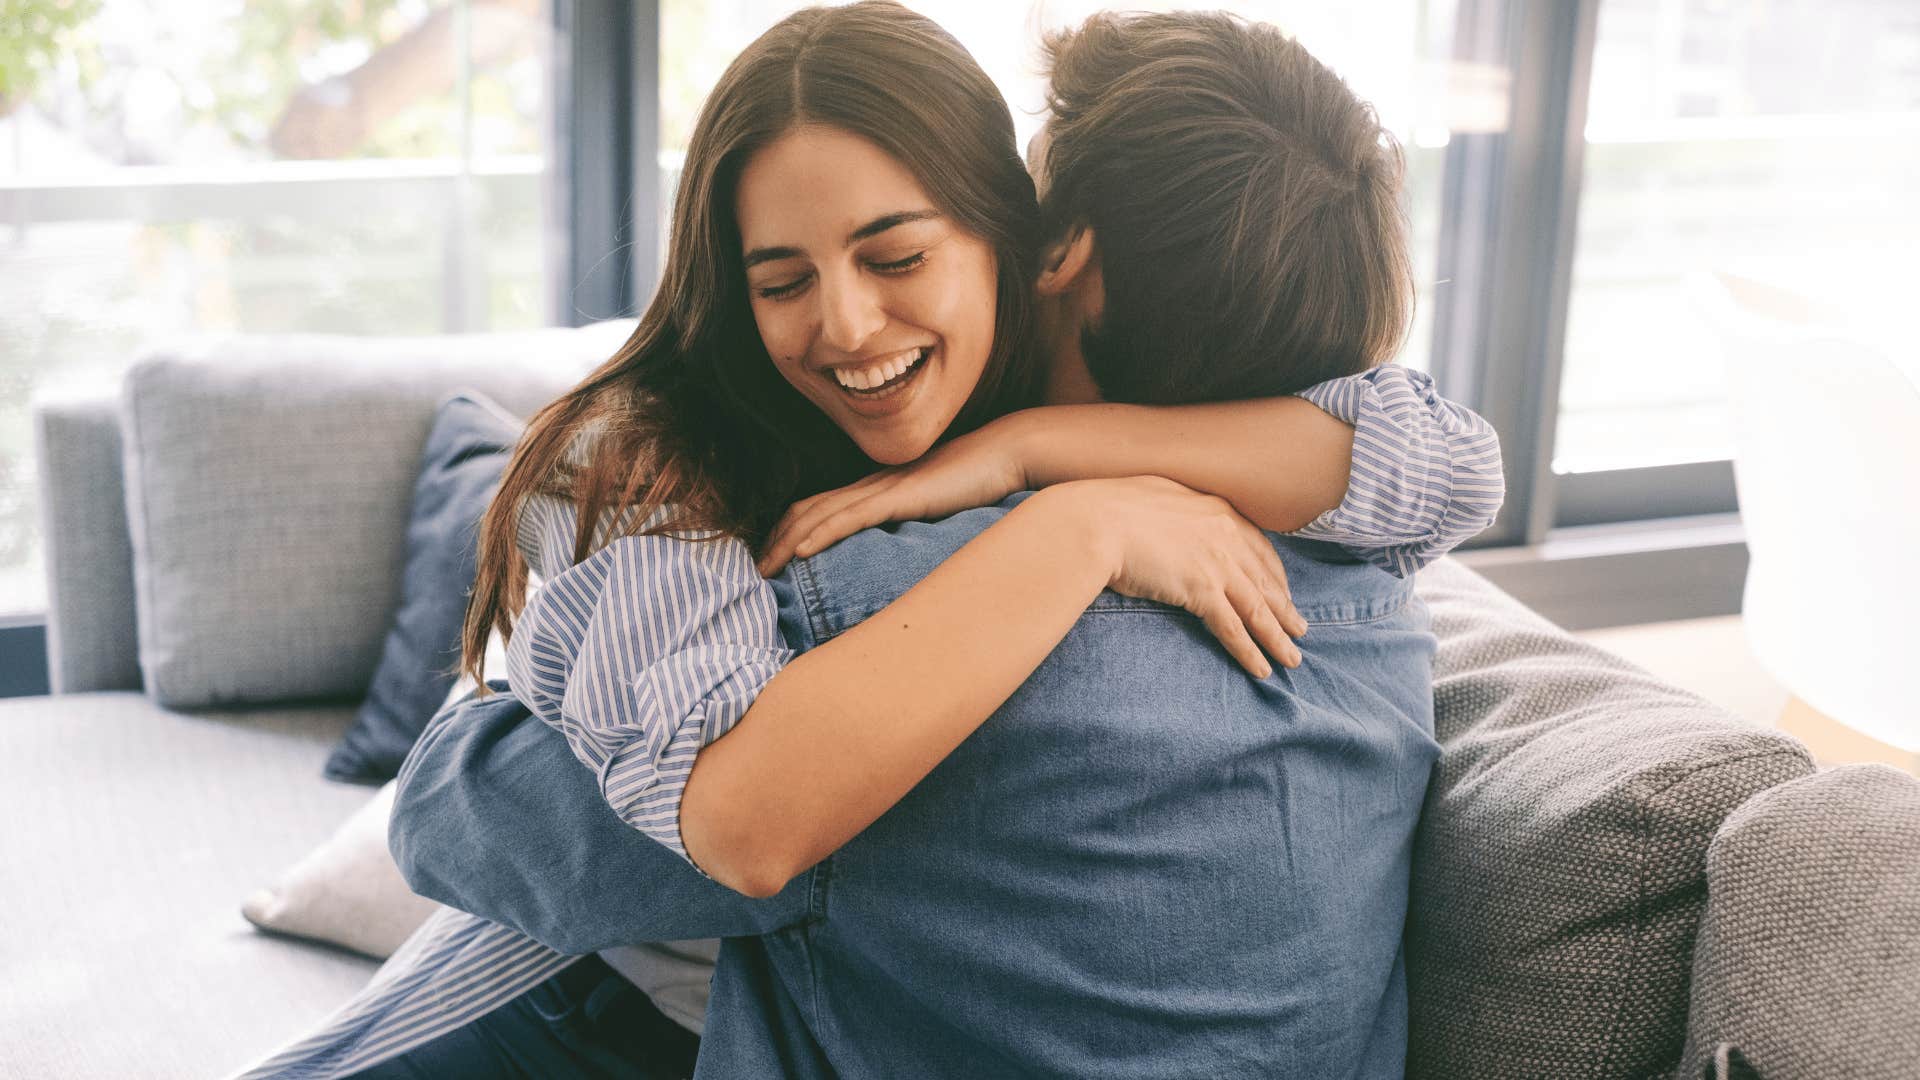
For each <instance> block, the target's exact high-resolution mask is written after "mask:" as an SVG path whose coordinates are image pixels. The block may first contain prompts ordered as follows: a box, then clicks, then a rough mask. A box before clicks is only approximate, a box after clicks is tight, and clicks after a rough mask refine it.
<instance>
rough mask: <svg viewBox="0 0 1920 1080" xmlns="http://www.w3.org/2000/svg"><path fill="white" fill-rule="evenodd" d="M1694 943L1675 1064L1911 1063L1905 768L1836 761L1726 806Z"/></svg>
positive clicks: (1918, 915)
mask: <svg viewBox="0 0 1920 1080" xmlns="http://www.w3.org/2000/svg"><path fill="white" fill-rule="evenodd" d="M1694 951H1695V956H1694V962H1693V991H1692V999H1693V1007H1692V1011H1691V1012H1690V1013H1689V1015H1688V1037H1687V1056H1686V1059H1685V1060H1684V1061H1683V1062H1682V1063H1681V1067H1680V1069H1679V1070H1678V1071H1677V1072H1676V1073H1675V1075H1676V1076H1677V1077H1680V1078H1683V1080H1694V1078H1695V1077H1708V1078H1711V1080H1723V1078H1729V1077H1735V1076H1738V1075H1739V1073H1738V1072H1737V1067H1736V1064H1735V1063H1736V1062H1745V1064H1746V1068H1747V1069H1749V1070H1750V1072H1749V1075H1754V1074H1757V1075H1759V1076H1762V1077H1768V1078H1783V1077H1798V1076H1845V1077H1849V1078H1851V1080H1908V1078H1911V1077H1915V1076H1920V780H1916V779H1914V778H1913V777H1911V776H1908V775H1907V774H1905V773H1902V772H1899V771H1898V770H1896V769H1893V768H1890V767H1888V766H1886V765H1843V766H1840V767H1838V768H1833V769H1826V770H1823V771H1821V772H1820V773H1819V774H1818V775H1815V776H1810V777H1806V778H1805V779H1801V780H1796V781H1794V782H1793V783H1790V784H1782V785H1780V786H1779V787H1776V788H1774V789H1772V790H1771V791H1767V792H1764V793H1762V794H1761V795H1759V796H1757V797H1756V798H1754V799H1753V800H1752V801H1751V802H1749V803H1747V804H1746V805H1745V806H1742V807H1741V808H1740V809H1739V810H1737V811H1735V812H1734V813H1733V815H1732V816H1730V817H1729V818H1727V821H1726V824H1725V825H1723V826H1722V827H1721V829H1720V835H1719V836H1717V837H1715V838H1714V841H1713V847H1712V849H1710V850H1709V851H1708V852H1707V915H1706V919H1705V920H1704V921H1703V922H1702V923H1701V924H1700V938H1699V944H1698V945H1697V946H1696V948H1695V950H1694Z"/></svg>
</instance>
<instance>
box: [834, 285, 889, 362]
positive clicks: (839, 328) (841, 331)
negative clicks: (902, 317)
mask: <svg viewBox="0 0 1920 1080" xmlns="http://www.w3.org/2000/svg"><path fill="white" fill-rule="evenodd" d="M820 301H821V304H822V305H823V310H822V311H821V313H820V337H821V340H822V341H824V342H825V343H826V344H827V345H829V346H831V347H832V348H834V349H836V350H838V351H840V352H845V353H857V352H859V351H860V349H861V347H862V346H864V345H865V344H866V343H867V340H868V339H869V338H871V337H873V335H874V334H876V333H878V332H879V330H880V328H881V327H883V326H885V325H886V324H887V315H886V312H884V311H882V310H881V308H880V296H879V293H878V291H877V290H876V289H875V288H874V286H873V283H872V282H869V281H865V280H863V279H862V278H861V277H857V276H856V277H853V278H851V279H850V280H841V281H834V282H827V281H822V282H821V289H820Z"/></svg>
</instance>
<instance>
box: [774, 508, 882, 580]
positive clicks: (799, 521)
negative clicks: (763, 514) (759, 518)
mask: <svg viewBox="0 0 1920 1080" xmlns="http://www.w3.org/2000/svg"><path fill="white" fill-rule="evenodd" d="M846 491H847V489H846V488H840V489H838V490H835V491H829V492H825V493H823V494H820V495H815V496H814V497H813V498H811V499H806V500H804V501H802V502H797V503H794V504H793V506H792V507H790V508H789V509H788V510H787V512H786V514H785V515H784V516H782V517H781V519H780V523H779V524H778V525H775V526H774V527H773V534H772V535H771V536H769V537H767V547H766V550H765V551H764V552H763V553H762V554H761V556H760V560H759V562H758V563H756V564H755V565H756V566H757V567H758V568H759V570H760V575H761V576H762V577H772V576H773V575H775V574H777V573H779V572H780V570H781V568H782V567H784V566H786V565H787V563H789V562H791V561H792V560H793V555H794V550H793V549H794V545H796V544H797V543H799V542H800V541H801V540H803V539H805V538H806V536H807V534H808V533H810V532H812V531H813V528H814V525H815V524H816V523H817V522H818V521H819V520H820V518H821V517H823V516H824V515H827V514H831V513H832V512H833V510H834V509H835V508H836V507H838V506H839V505H840V504H841V501H843V500H844V499H846V498H848V497H849V496H847V495H846ZM836 497H837V498H836ZM852 497H853V498H858V497H859V496H852Z"/></svg>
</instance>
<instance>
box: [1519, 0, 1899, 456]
mask: <svg viewBox="0 0 1920 1080" xmlns="http://www.w3.org/2000/svg"><path fill="white" fill-rule="evenodd" d="M1915 192H1920V7H1916V6H1915V5H1914V4H1913V3H1912V2H1911V0H1846V2H1833V0H1785V2H1776V3H1769V4H1757V3H1727V2H1712V0H1605V2H1604V3H1602V4H1601V5H1600V11H1599V24H1598V33H1597V35H1596V40H1595V44H1594V51H1593V77H1592V82H1591V88H1590V90H1589V93H1588V98H1587V118H1586V146H1585V168H1584V183H1583V185H1582V189H1581V194H1580V212H1579V225H1578V232H1577V240H1576V241H1575V247H1574V251H1573V281H1572V293H1571V297H1570V302H1569V306H1568V314H1567V326H1566V347H1565V348H1566V359H1565V370H1564V374H1563V376H1562V379H1561V384H1560V400H1559V425H1558V433H1557V437H1556V439H1555V441H1554V450H1553V469H1554V472H1555V473H1556V474H1561V475H1566V474H1578V473H1588V472H1595V471H1603V470H1619V469H1627V468H1637V467H1647V466H1674V465H1680V464H1684V463H1688V462H1708V461H1715V460H1724V459H1726V458H1728V457H1729V456H1731V453H1732V449H1733V448H1732V442H1731V434H1730V430H1729V423H1728V417H1727V413H1726V400H1727V391H1726V385H1727V378H1728V374H1729V373H1728V369H1727V367H1726V365H1728V364H1738V363H1739V357H1737V356H1724V355H1722V350H1721V344H1720V340H1719V337H1718V335H1717V333H1716V331H1715V329H1714V327H1713V325H1712V324H1711V323H1710V321H1709V319H1708V318H1707V317H1706V316H1705V315H1703V314H1702V312H1703V310H1706V309H1707V307H1708V305H1707V304H1706V303H1704V302H1703V287H1705V286H1706V285H1707V284H1708V282H1709V281H1710V280H1711V275H1713V274H1715V273H1732V274H1737V275H1740V276H1742V277H1748V278H1754V279H1758V280H1760V281H1763V282H1768V283H1771V284H1774V285H1778V286H1784V287H1786V288H1788V289H1790V290H1792V291H1794V292H1797V293H1801V294H1803V295H1813V296H1820V297H1829V298H1832V299H1833V300H1835V301H1836V302H1837V303H1839V304H1840V305H1842V306H1857V305H1859V304H1860V303H1861V302H1862V299H1863V298H1878V299H1882V300H1887V301H1892V300H1893V293H1892V287H1893V286H1894V284H1895V283H1897V282H1901V281H1903V280H1907V279H1910V278H1911V274H1912V271H1911V260H1912V254H1911V253H1912V252H1913V251H1915V250H1916V249H1920V214H1916V213H1915V212H1914V208H1913V200H1914V193H1915Z"/></svg>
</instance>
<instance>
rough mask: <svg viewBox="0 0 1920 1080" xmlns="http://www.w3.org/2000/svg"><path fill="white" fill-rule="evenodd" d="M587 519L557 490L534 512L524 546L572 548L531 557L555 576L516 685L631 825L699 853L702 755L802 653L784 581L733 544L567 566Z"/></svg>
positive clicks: (517, 643) (674, 547)
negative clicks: (781, 601)
mask: <svg viewBox="0 0 1920 1080" xmlns="http://www.w3.org/2000/svg"><path fill="white" fill-rule="evenodd" d="M573 514H574V511H573V508H572V506H571V505H569V504H567V503H565V502H562V501H560V500H557V499H535V500H531V501H530V502H529V504H528V505H527V507H526V509H525V511H524V513H523V519H522V522H521V538H522V540H523V546H525V544H524V541H526V540H529V539H533V538H536V537H537V538H541V540H542V543H543V544H545V545H551V544H554V543H564V545H565V546H564V547H563V548H558V549H555V548H553V547H551V546H548V547H547V549H546V550H545V552H544V553H537V552H529V555H530V556H532V555H536V554H537V555H539V559H538V561H537V562H535V563H534V565H535V568H536V570H539V569H542V568H544V569H545V570H547V571H548V572H547V573H545V574H544V575H543V576H544V577H545V579H546V580H545V584H543V585H542V586H541V587H540V589H539V590H538V591H537V592H535V593H534V594H533V595H532V596H531V597H530V598H528V600H527V604H526V607H525V608H523V609H522V610H521V613H520V617H519V619H518V620H516V621H515V624H514V628H513V635H512V637H511V638H510V639H509V640H508V642H507V679H508V684H509V685H510V686H511V687H512V688H513V693H514V696H515V697H518V698H519V699H520V700H521V702H522V703H524V704H525V705H526V706H527V708H528V709H530V710H532V712H533V713H534V714H535V715H536V716H538V717H540V719H542V720H544V721H545V722H547V723H548V724H550V725H552V726H553V727H555V728H557V729H558V730H559V731H560V732H561V734H563V735H565V736H566V739H567V744H568V745H569V746H570V747H572V748H573V753H574V756H575V757H577V758H579V759H580V761H581V763H582V764H584V765H586V766H587V767H588V768H589V769H592V770H593V771H594V773H595V775H597V776H598V777H599V780H600V791H601V794H602V795H604V796H605V797H606V800H607V805H609V806H611V807H612V808H613V811H614V813H616V814H618V815H619V816H620V819H621V820H623V821H625V822H626V823H627V824H629V825H631V826H633V827H634V828H636V829H639V830H640V831H641V832H644V833H646V834H647V835H648V836H651V837H653V838H654V839H655V840H658V841H660V842H661V843H662V844H665V845H666V846H667V847H668V848H670V849H672V850H673V851H674V852H676V853H677V854H679V855H680V856H681V857H682V858H685V857H686V854H687V851H686V847H685V845H684V844H682V843H681V840H680V797H681V794H682V792H683V791H684V790H685V788H686V784H687V776H688V774H689V773H691V772H692V771H693V761H694V756H695V755H696V754H698V753H699V751H700V749H701V747H704V746H706V745H707V744H708V743H711V742H712V741H714V740H715V739H718V738H719V737H720V736H722V735H724V734H726V733H727V732H728V731H729V730H731V729H732V728H733V726H734V724H736V723H738V722H739V720H740V718H741V717H742V716H743V715H745V714H746V711H747V709H748V707H749V706H751V705H752V704H753V701H754V699H755V698H756V697H758V696H759V694H760V690H761V688H762V687H764V686H766V684H767V682H768V681H769V680H771V679H772V678H773V677H774V675H776V674H778V673H779V671H780V669H781V668H782V667H785V666H786V664H787V661H789V660H791V659H792V658H793V655H794V654H793V651H792V650H790V649H788V648H787V647H786V642H785V640H784V639H783V638H782V637H781V635H780V627H779V613H778V610H777V607H776V604H775V601H774V596H773V589H772V587H771V586H769V585H768V584H767V582H766V580H765V579H763V578H762V577H761V576H760V574H759V572H758V571H756V570H755V569H754V566H753V558H752V556H751V555H750V554H749V552H748V551H747V548H746V545H744V544H742V543H740V542H739V541H737V540H733V539H724V538H723V539H711V540H688V539H676V538H674V537H669V536H624V537H620V538H618V539H614V540H612V541H611V542H609V543H607V544H606V545H605V546H603V547H601V548H599V550H597V551H595V552H593V554H591V555H589V556H588V557H587V558H585V559H583V560H582V561H580V562H579V563H577V564H574V565H571V566H567V565H565V561H566V559H567V558H568V557H569V556H570V554H571V551H572V544H573V521H574V520H575V519H574V516H573ZM530 534H531V535H530Z"/></svg>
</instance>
